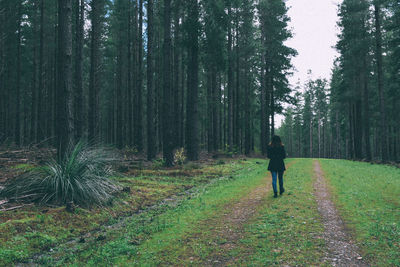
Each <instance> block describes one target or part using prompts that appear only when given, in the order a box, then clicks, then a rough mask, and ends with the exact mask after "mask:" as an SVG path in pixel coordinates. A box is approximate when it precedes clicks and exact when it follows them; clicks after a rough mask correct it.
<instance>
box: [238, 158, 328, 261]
mask: <svg viewBox="0 0 400 267" xmlns="http://www.w3.org/2000/svg"><path fill="white" fill-rule="evenodd" d="M313 177H314V174H313V166H312V160H311V159H296V160H295V162H294V163H293V164H292V165H291V166H290V168H288V170H287V171H286V172H285V176H284V183H285V189H286V192H285V194H284V195H282V196H281V197H279V198H278V199H273V198H268V199H267V201H266V202H265V205H264V206H263V207H261V209H260V210H259V213H258V215H257V216H256V217H255V218H254V219H253V220H252V222H251V223H249V224H248V226H247V228H246V232H247V237H246V238H244V239H243V240H242V246H241V250H240V249H239V250H238V251H236V253H237V254H241V253H243V252H244V251H247V254H248V255H247V256H246V257H242V258H241V261H239V262H238V263H237V264H238V265H240V266H243V265H245V266H273V265H276V266H321V265H322V266H323V263H322V257H323V255H324V251H325V246H324V240H323V239H322V233H323V226H322V224H321V222H320V219H319V213H318V210H317V206H316V202H315V199H314V196H313Z"/></svg>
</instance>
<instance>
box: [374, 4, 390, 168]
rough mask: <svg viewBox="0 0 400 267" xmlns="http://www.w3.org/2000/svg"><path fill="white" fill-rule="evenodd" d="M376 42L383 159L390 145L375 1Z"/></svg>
mask: <svg viewBox="0 0 400 267" xmlns="http://www.w3.org/2000/svg"><path fill="white" fill-rule="evenodd" d="M374 11H375V12H374V14H375V42H376V64H377V68H378V73H377V74H378V93H379V110H380V115H381V117H380V131H381V133H380V135H381V138H380V139H381V154H382V161H387V160H388V145H387V128H386V127H387V126H386V111H385V94H384V88H383V86H384V85H383V68H382V32H381V18H380V6H379V4H378V3H377V2H376V1H375V3H374Z"/></svg>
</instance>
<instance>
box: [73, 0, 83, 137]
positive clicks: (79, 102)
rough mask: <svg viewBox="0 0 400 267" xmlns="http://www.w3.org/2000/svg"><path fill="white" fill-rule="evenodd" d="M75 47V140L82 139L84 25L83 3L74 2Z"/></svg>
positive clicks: (79, 1) (79, 0) (80, 0)
mask: <svg viewBox="0 0 400 267" xmlns="http://www.w3.org/2000/svg"><path fill="white" fill-rule="evenodd" d="M75 8H76V10H75V24H76V27H77V29H76V33H75V38H76V46H75V94H74V96H75V101H74V115H75V116H74V123H75V126H74V128H75V139H76V140H79V139H81V138H82V133H83V81H82V71H83V38H84V37H83V30H84V29H83V27H84V23H85V1H84V0H76V4H75Z"/></svg>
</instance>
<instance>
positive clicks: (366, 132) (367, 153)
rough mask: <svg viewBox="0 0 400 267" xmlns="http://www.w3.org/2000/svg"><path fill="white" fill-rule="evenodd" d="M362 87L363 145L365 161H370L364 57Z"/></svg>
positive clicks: (364, 61) (367, 97) (367, 96)
mask: <svg viewBox="0 0 400 267" xmlns="http://www.w3.org/2000/svg"><path fill="white" fill-rule="evenodd" d="M361 81H362V87H363V102H364V103H363V111H364V117H363V118H364V120H363V126H364V127H363V129H364V139H365V141H364V144H365V155H366V160H367V161H370V160H371V142H370V123H369V120H370V118H369V117H370V115H369V92H368V77H367V60H366V55H365V56H364V58H363V68H362V75H361Z"/></svg>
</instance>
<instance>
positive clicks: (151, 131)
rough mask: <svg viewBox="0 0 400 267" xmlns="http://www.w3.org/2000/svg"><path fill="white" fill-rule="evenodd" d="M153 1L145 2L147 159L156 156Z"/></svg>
mask: <svg viewBox="0 0 400 267" xmlns="http://www.w3.org/2000/svg"><path fill="white" fill-rule="evenodd" d="M153 14H154V12H153V0H148V1H147V38H148V41H147V159H148V160H152V159H154V158H155V156H156V144H155V128H154V74H153V65H154V63H153V50H154V48H153V39H154V33H153V27H154V15H153Z"/></svg>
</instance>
